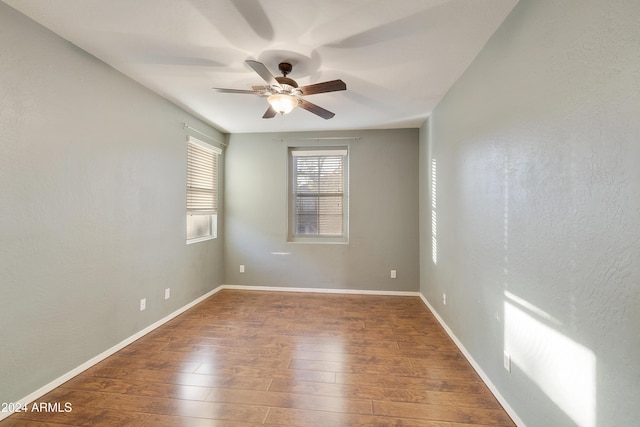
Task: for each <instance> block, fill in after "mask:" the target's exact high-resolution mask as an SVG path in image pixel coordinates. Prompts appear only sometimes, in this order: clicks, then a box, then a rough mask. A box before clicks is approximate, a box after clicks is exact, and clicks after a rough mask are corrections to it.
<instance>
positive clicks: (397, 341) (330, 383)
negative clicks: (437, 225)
mask: <svg viewBox="0 0 640 427" xmlns="http://www.w3.org/2000/svg"><path fill="white" fill-rule="evenodd" d="M39 402H45V403H55V402H60V404H61V409H63V410H64V408H65V407H64V403H66V402H69V403H70V404H71V405H72V406H71V408H72V409H71V412H66V413H65V412H53V413H52V412H26V413H16V414H14V415H12V416H11V417H9V418H7V419H5V420H4V421H1V422H0V426H1V427H5V426H45V425H51V426H61V425H74V426H76V425H81V426H154V427H155V426H172V427H173V426H229V427H249V426H301V427H307V426H327V427H339V426H369V427H374V426H375V427H383V426H403V427H465V426H466V427H472V426H474V427H478V426H514V424H513V422H512V421H511V419H510V418H509V416H508V415H507V414H506V412H505V411H504V410H503V409H502V407H501V406H500V405H499V404H498V402H497V401H496V399H495V398H494V397H493V395H492V394H491V393H490V392H489V390H488V389H487V387H486V386H485V384H484V383H483V382H482V381H481V380H480V378H479V377H478V375H477V374H476V373H475V371H474V370H473V369H472V368H471V366H470V365H469V363H468V362H467V361H466V360H465V359H464V357H463V356H462V354H461V353H460V352H459V351H458V349H457V348H456V346H455V345H454V344H453V342H452V341H451V340H450V339H449V337H448V336H447V334H446V333H445V332H444V330H443V329H442V328H441V327H440V325H439V324H438V323H437V321H436V320H435V319H434V318H433V316H432V315H431V314H430V313H429V311H428V310H427V309H426V307H425V306H424V304H423V303H422V301H421V300H420V299H419V298H418V297H410V296H372V295H338V294H310V293H289V292H259V291H231V290H223V291H220V292H218V293H217V294H215V295H213V296H212V297H210V298H209V299H207V300H206V301H204V302H202V303H201V304H199V305H197V306H196V307H194V308H192V309H191V310H189V311H187V312H185V313H183V314H182V315H180V316H178V317H176V318H175V319H173V320H172V321H170V322H168V323H167V324H165V325H163V326H162V327H160V328H158V329H156V330H155V331H153V332H151V333H150V334H148V335H146V336H145V337H143V338H141V339H140V340H138V341H136V342H135V343H133V344H131V345H129V346H128V347H126V348H124V349H123V350H121V351H120V352H118V353H116V354H115V355H113V356H111V357H109V358H108V359H106V360H104V361H103V362H101V363H99V364H97V365H95V366H94V367H92V368H90V369H89V370H87V371H85V372H84V373H82V374H80V375H78V376H77V377H75V378H74V379H72V380H70V381H69V382H67V383H65V384H63V385H62V386H60V387H59V388H57V389H55V390H53V391H52V392H50V393H49V394H47V395H46V396H43V397H42V398H41V399H39Z"/></svg>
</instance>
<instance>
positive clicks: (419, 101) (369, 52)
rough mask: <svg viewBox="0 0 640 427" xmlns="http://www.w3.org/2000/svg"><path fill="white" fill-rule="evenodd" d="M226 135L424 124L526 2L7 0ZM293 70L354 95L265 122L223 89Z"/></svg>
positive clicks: (263, 105) (258, 109) (303, 79)
mask: <svg viewBox="0 0 640 427" xmlns="http://www.w3.org/2000/svg"><path fill="white" fill-rule="evenodd" d="M3 1H4V2H5V3H7V4H9V5H10V6H12V7H14V8H15V9H17V10H19V11H21V12H23V13H24V14H26V15H28V16H30V17H31V18H32V19H34V20H35V21H37V22H39V23H40V24H42V25H44V26H45V27H48V28H49V29H51V30H52V31H54V32H56V33H57V34H59V35H60V36H62V37H63V38H65V39H67V40H69V41H70V42H72V43H73V44H75V45H77V46H79V47H80V48H82V49H84V50H86V51H87V52H89V53H91V54H93V55H94V56H96V57H98V58H100V59H101V60H103V61H104V62H106V63H108V64H110V65H111V66H113V67H114V68H116V69H118V70H120V71H121V72H122V73H124V74H126V75H128V76H129V77H131V78H132V79H134V80H137V81H138V82H140V83H141V84H143V85H144V86H146V87H148V88H149V89H151V90H153V91H154V92H157V93H158V94H160V95H162V96H163V97H165V98H167V99H169V100H171V101H172V102H174V103H175V104H177V105H179V106H181V107H182V108H184V109H186V110H187V111H190V112H191V113H193V114H195V115H196V116H198V117H200V118H202V119H204V120H205V121H207V122H208V123H210V124H212V125H214V126H215V127H217V128H219V129H221V130H223V131H226V132H234V133H235V132H275V131H311V130H339V129H381V128H401V127H419V126H420V125H421V124H422V123H423V122H424V120H425V118H426V117H427V116H428V115H429V113H430V112H431V110H432V109H433V108H434V107H435V105H436V104H437V103H438V101H439V100H440V99H441V98H442V97H443V96H444V95H445V93H446V92H447V91H448V90H449V88H450V87H451V85H452V84H453V83H454V82H455V81H456V80H457V79H458V77H459V76H460V75H461V74H462V73H463V72H464V70H465V69H466V67H467V66H468V65H469V64H470V63H471V61H472V60H473V58H474V57H475V56H476V54H477V53H478V52H479V51H480V49H481V48H482V47H483V46H484V44H485V43H486V41H487V40H488V39H489V37H490V36H491V35H492V34H493V32H494V31H495V30H496V29H497V28H498V26H499V25H500V24H501V23H502V21H503V20H504V18H505V17H506V16H507V14H508V13H509V12H510V11H511V9H512V8H513V7H514V6H515V4H516V3H517V0H56V1H51V0H3ZM246 59H255V60H257V61H260V62H262V63H264V64H265V65H266V66H267V67H268V68H269V70H271V72H272V73H273V74H274V75H276V76H277V75H280V74H279V72H278V63H280V62H282V61H288V62H291V63H292V64H293V71H292V73H291V74H290V75H289V77H291V78H293V79H294V80H296V81H297V82H298V84H299V85H300V86H303V85H306V84H311V83H318V82H323V81H327V80H333V79H342V80H343V81H344V82H345V83H346V84H347V91H346V92H345V91H343V92H333V93H323V94H316V95H310V96H308V97H307V98H306V99H307V100H309V101H311V102H313V103H315V104H318V105H320V106H321V107H323V108H326V109H328V110H330V111H333V112H334V113H336V116H335V117H334V118H332V119H330V120H324V119H322V118H320V117H318V116H316V115H314V114H311V113H309V112H308V111H305V110H302V109H300V108H296V109H295V110H294V111H293V112H291V113H290V114H288V115H285V116H278V117H275V118H273V119H262V118H261V117H262V114H263V113H264V112H265V110H266V109H267V102H266V99H265V98H260V97H258V96H255V95H245V94H228V93H219V92H215V91H213V90H211V88H212V87H223V88H234V89H250V88H251V86H252V85H263V84H264V81H263V80H262V79H261V78H260V77H259V76H258V75H257V74H256V73H255V72H254V71H253V70H252V69H251V68H249V66H247V65H246V64H245V62H244V61H245V60H246Z"/></svg>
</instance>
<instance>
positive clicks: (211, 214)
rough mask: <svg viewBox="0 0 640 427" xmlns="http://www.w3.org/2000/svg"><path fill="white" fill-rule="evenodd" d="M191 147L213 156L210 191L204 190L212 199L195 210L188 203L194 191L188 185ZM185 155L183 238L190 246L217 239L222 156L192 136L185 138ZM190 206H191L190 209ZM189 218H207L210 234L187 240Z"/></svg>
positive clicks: (216, 150)
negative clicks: (210, 193) (210, 194)
mask: <svg viewBox="0 0 640 427" xmlns="http://www.w3.org/2000/svg"><path fill="white" fill-rule="evenodd" d="M191 146H194V147H195V148H196V149H201V150H205V151H207V152H208V153H210V154H211V155H212V156H213V161H212V165H211V167H212V174H211V175H212V179H213V182H212V183H211V189H206V190H210V191H211V192H212V195H213V198H212V200H211V203H210V204H209V205H207V206H204V207H203V206H201V207H200V208H198V209H196V208H194V207H193V205H192V202H190V199H191V197H192V196H193V193H194V191H193V190H192V188H191V187H190V185H189V182H190V176H192V173H191V172H190V164H189V160H190V158H191ZM186 152H187V153H186V154H187V164H186V181H187V182H186V184H187V185H186V203H185V207H186V215H185V222H186V224H185V234H186V235H185V237H186V239H185V240H186V244H187V245H189V244H192V243H198V242H204V241H207V240H213V239H217V238H218V215H219V204H220V200H219V194H220V187H219V185H220V177H219V174H220V167H219V165H220V157H221V156H222V150H221V149H220V148H218V147H216V146H214V145H211V144H208V143H206V142H204V141H201V140H199V139H197V138H194V137H192V136H189V137H187V145H186ZM199 191H202V188H200V189H199ZM190 204H191V205H192V206H191V208H190ZM199 210H203V211H204V212H205V213H202V212H201V213H198V211H199ZM190 216H203V217H205V216H206V217H208V220H209V229H210V232H209V234H206V235H199V236H197V237H192V238H189V237H188V236H189V234H190V233H189V227H190V225H191V226H192V225H193V223H192V222H190V221H189V217H190Z"/></svg>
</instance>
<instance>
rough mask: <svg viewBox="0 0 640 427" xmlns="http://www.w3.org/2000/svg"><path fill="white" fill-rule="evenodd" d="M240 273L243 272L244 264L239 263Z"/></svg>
mask: <svg viewBox="0 0 640 427" xmlns="http://www.w3.org/2000/svg"><path fill="white" fill-rule="evenodd" d="M240 273H244V264H240Z"/></svg>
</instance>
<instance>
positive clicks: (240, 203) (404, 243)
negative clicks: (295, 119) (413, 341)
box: [225, 118, 419, 291]
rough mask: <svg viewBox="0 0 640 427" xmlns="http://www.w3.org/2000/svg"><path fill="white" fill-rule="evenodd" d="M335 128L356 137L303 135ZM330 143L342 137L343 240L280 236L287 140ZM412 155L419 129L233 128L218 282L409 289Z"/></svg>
mask: <svg viewBox="0 0 640 427" xmlns="http://www.w3.org/2000/svg"><path fill="white" fill-rule="evenodd" d="M285 120H286V118H285ZM335 136H340V137H354V136H355V137H359V138H360V139H357V140H337V141H335V140H334V141H328V142H327V141H323V140H320V141H316V140H314V139H311V138H318V137H335ZM279 138H302V139H289V140H287V141H285V142H280V141H274V139H279ZM310 139H311V140H310ZM330 143H333V144H342V145H344V144H348V145H349V146H350V152H349V156H350V157H349V174H350V181H349V186H350V199H349V218H350V219H349V230H350V233H349V243H348V244H346V245H345V244H313V243H287V241H286V240H287V144H289V145H303V144H311V145H317V144H320V145H322V144H330ZM417 155H418V130H417V129H402V130H387V131H352V132H342V133H331V134H328V133H325V134H323V133H318V132H314V133H304V134H268V133H266V134H233V135H231V137H230V141H229V148H228V149H227V154H226V162H227V163H226V164H227V173H226V177H225V180H226V191H227V192H226V195H227V196H226V199H225V201H226V208H225V214H226V220H227V222H226V227H225V233H226V239H225V265H226V269H225V271H226V283H228V284H234V285H255V286H288V287H314V288H338V289H372V290H393V291H417V290H418V285H419V277H418V271H419V269H418V232H417V231H418V182H417V177H418V158H417ZM283 254H286V255H283ZM240 264H244V265H245V266H246V272H245V273H243V274H241V273H239V268H238V266H239V265H240ZM391 269H396V270H397V272H398V277H397V279H391V278H390V277H389V276H390V274H389V273H390V270H391Z"/></svg>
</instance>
